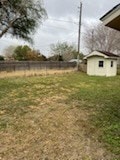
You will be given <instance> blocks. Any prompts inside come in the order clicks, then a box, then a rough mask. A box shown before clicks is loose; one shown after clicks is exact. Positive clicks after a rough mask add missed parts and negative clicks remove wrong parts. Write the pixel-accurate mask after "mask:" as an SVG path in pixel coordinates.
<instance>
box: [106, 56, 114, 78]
mask: <svg viewBox="0 0 120 160" xmlns="http://www.w3.org/2000/svg"><path fill="white" fill-rule="evenodd" d="M111 61H113V67H111ZM116 74H117V60H114V59H106V76H116Z"/></svg>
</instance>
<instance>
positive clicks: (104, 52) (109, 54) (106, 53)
mask: <svg viewBox="0 0 120 160" xmlns="http://www.w3.org/2000/svg"><path fill="white" fill-rule="evenodd" d="M97 51H98V52H100V53H103V54H104V55H106V56H108V57H119V56H118V55H116V54H113V53H110V52H106V51H99V50H97Z"/></svg>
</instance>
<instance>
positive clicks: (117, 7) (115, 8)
mask: <svg viewBox="0 0 120 160" xmlns="http://www.w3.org/2000/svg"><path fill="white" fill-rule="evenodd" d="M119 8H120V3H119V4H117V5H116V6H115V7H113V8H112V9H111V10H110V11H108V12H107V13H106V14H105V15H104V16H102V17H101V18H100V20H102V19H103V18H105V17H106V16H107V15H109V14H110V13H111V12H113V11H114V10H117V9H119Z"/></svg>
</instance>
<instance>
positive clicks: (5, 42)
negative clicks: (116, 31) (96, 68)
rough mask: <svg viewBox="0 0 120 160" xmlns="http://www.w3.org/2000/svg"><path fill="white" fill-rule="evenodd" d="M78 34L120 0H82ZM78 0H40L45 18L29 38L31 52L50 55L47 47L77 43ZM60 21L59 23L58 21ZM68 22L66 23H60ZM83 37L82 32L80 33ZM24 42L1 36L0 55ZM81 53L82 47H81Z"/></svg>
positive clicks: (97, 20)
mask: <svg viewBox="0 0 120 160" xmlns="http://www.w3.org/2000/svg"><path fill="white" fill-rule="evenodd" d="M82 2H83V16H82V32H84V28H85V26H87V25H90V24H91V23H97V22H99V18H100V17H101V16H103V15H104V14H105V13H106V12H107V11H109V10H110V9H112V8H113V7H114V6H115V5H116V4H118V3H119V2H120V0H83V1H82ZM79 3H80V0H44V6H45V9H46V11H47V14H48V19H47V20H46V21H44V22H43V25H42V26H40V27H39V28H38V29H37V31H36V34H35V35H33V39H34V45H33V46H31V47H33V48H34V49H38V50H40V51H41V53H43V54H44V55H46V56H49V54H50V47H49V46H50V44H53V43H57V42H58V41H59V42H64V41H67V42H68V43H74V44H77V34H78V25H77V24H78V16H79V9H78V6H79ZM58 20H61V21H58ZM62 20H64V21H70V23H69V22H63V21H62ZM82 34H83V33H82ZM24 44H27V43H26V42H24V41H20V40H17V39H13V37H12V38H11V37H9V36H6V37H5V36H4V37H3V38H2V39H0V54H3V53H4V49H5V48H6V47H7V46H9V45H24ZM82 50H83V51H84V46H83V45H82Z"/></svg>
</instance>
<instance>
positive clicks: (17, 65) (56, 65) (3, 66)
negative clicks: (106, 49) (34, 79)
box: [0, 61, 76, 71]
mask: <svg viewBox="0 0 120 160" xmlns="http://www.w3.org/2000/svg"><path fill="white" fill-rule="evenodd" d="M75 67H76V63H75V62H62V61H60V62H52V61H42V62H41V61H19V62H5V61H4V62H0V71H19V70H34V69H68V68H75Z"/></svg>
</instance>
